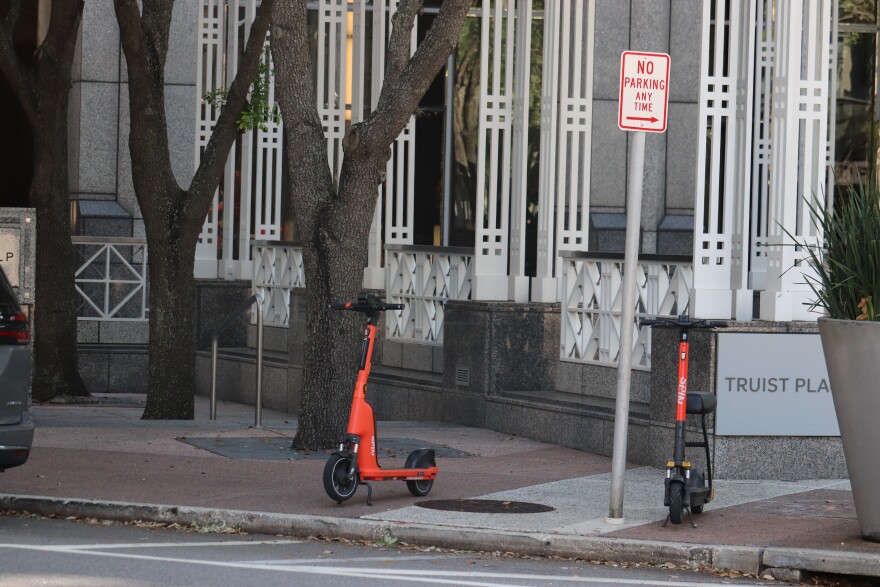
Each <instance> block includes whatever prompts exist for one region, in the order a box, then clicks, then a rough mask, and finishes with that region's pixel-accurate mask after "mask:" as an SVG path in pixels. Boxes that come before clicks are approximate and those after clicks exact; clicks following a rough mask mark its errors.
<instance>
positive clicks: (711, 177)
mask: <svg viewBox="0 0 880 587" xmlns="http://www.w3.org/2000/svg"><path fill="white" fill-rule="evenodd" d="M740 6H741V3H740V2H736V1H730V0H706V1H705V2H704V3H703V49H702V66H701V75H700V114H699V135H698V139H697V181H696V198H695V202H694V291H693V292H692V296H691V311H692V312H693V313H694V315H695V316H699V317H701V318H730V317H731V313H732V303H733V298H732V292H731V286H732V267H731V258H732V253H731V247H732V242H731V236H732V234H731V233H732V232H733V217H734V214H735V213H736V206H735V203H736V197H735V189H736V183H737V182H736V180H735V173H734V169H735V157H736V137H737V133H736V129H735V126H736V125H735V122H736V120H735V119H736V105H737V92H736V89H737V75H738V64H737V62H738V58H739V54H738V50H737V49H738V48H737V46H736V43H737V42H738V41H739V39H740V35H741V31H740V25H741V24H742V23H741V22H740V19H739V9H740Z"/></svg>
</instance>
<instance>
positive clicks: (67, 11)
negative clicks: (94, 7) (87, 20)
mask: <svg viewBox="0 0 880 587" xmlns="http://www.w3.org/2000/svg"><path fill="white" fill-rule="evenodd" d="M84 6H85V2H84V0H66V1H64V2H55V3H54V4H53V5H52V18H51V20H50V21H49V30H48V32H47V34H46V38H45V40H44V41H43V44H42V45H41V47H40V53H41V60H44V59H47V58H48V59H51V60H52V61H53V63H54V64H57V65H58V66H59V67H61V68H62V69H64V70H65V71H70V63H67V64H64V63H59V59H60V57H59V56H62V55H63V56H66V57H67V58H68V59H70V60H72V59H73V51H74V48H75V46H76V37H77V35H76V33H77V32H78V31H79V23H80V21H81V20H82V13H83V7H84Z"/></svg>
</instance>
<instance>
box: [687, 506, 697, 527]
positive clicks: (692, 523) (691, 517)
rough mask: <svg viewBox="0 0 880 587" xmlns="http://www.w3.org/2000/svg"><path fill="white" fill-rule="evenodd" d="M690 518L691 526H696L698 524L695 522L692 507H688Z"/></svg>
mask: <svg viewBox="0 0 880 587" xmlns="http://www.w3.org/2000/svg"><path fill="white" fill-rule="evenodd" d="M687 513H688V518H690V520H691V528H696V527H697V525H696V524H694V514H692V513H691V508H687Z"/></svg>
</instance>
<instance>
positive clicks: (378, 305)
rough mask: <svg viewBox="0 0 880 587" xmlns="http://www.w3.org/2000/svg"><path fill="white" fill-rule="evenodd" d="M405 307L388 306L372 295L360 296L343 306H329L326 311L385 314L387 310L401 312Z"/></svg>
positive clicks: (400, 305)
mask: <svg viewBox="0 0 880 587" xmlns="http://www.w3.org/2000/svg"><path fill="white" fill-rule="evenodd" d="M405 307H406V306H404V305H403V304H388V303H385V302H383V301H382V300H380V299H379V298H377V297H375V296H372V295H361V296H359V297H358V301H356V302H345V303H344V304H329V305H328V306H327V309H328V310H350V311H352V312H363V313H371V312H385V311H387V310H403V309H404V308H405Z"/></svg>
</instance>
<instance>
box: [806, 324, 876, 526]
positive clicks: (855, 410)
mask: <svg viewBox="0 0 880 587" xmlns="http://www.w3.org/2000/svg"><path fill="white" fill-rule="evenodd" d="M819 333H820V335H821V338H822V349H823V351H824V353H825V363H826V366H827V367H828V377H829V379H830V384H831V396H832V397H833V399H834V410H835V411H836V412H837V423H838V425H839V426H840V436H841V440H842V441H843V452H844V454H845V455H846V468H847V471H848V472H849V478H850V483H851V484H852V490H853V500H854V501H855V505H856V514H857V516H858V519H859V529H860V531H861V534H862V538H864V539H865V540H871V541H874V542H880V453H878V450H877V447H880V425H878V422H880V322H862V321H856V320H833V319H830V318H820V319H819Z"/></svg>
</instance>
